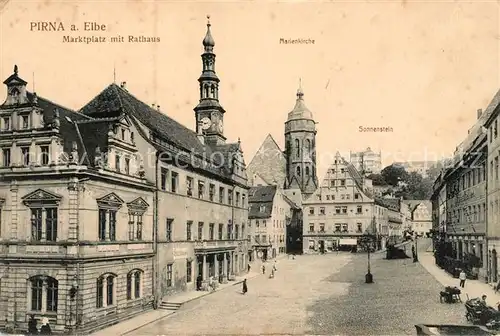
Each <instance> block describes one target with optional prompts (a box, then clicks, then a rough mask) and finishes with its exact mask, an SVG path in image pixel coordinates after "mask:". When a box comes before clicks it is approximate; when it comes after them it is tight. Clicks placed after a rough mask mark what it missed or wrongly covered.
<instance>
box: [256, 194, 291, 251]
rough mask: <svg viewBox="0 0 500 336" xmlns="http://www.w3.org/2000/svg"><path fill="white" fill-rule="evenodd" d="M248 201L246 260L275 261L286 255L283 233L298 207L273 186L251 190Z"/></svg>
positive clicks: (284, 235) (285, 240)
mask: <svg viewBox="0 0 500 336" xmlns="http://www.w3.org/2000/svg"><path fill="white" fill-rule="evenodd" d="M249 202H250V204H249V213H248V219H249V223H248V226H249V227H248V229H249V230H248V231H249V232H248V239H249V241H250V245H251V246H252V247H253V251H249V257H250V260H251V261H253V260H256V259H257V258H259V259H261V258H264V259H270V258H276V257H277V256H279V255H282V254H284V253H285V252H287V250H286V247H287V244H286V243H287V239H286V230H287V229H288V228H289V227H290V225H292V220H293V219H294V218H293V217H294V214H295V213H296V212H297V210H299V209H300V208H299V207H298V206H297V205H296V204H295V203H294V202H292V201H291V200H290V199H289V198H288V197H287V196H286V195H285V193H284V192H283V189H282V188H279V187H278V186H276V185H270V186H258V187H252V188H251V189H250V198H249Z"/></svg>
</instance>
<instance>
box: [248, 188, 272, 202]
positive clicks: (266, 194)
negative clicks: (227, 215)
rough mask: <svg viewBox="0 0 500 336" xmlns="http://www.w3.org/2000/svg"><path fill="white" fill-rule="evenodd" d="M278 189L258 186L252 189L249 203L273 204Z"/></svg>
mask: <svg viewBox="0 0 500 336" xmlns="http://www.w3.org/2000/svg"><path fill="white" fill-rule="evenodd" d="M276 190H277V187H276V186H274V185H271V186H258V187H252V188H250V194H249V196H248V201H249V203H255V202H272V201H273V200H274V195H276Z"/></svg>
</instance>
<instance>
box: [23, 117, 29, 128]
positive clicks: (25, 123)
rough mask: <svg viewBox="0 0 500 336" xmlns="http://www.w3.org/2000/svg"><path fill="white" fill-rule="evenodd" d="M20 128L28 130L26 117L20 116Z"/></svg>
mask: <svg viewBox="0 0 500 336" xmlns="http://www.w3.org/2000/svg"><path fill="white" fill-rule="evenodd" d="M21 127H22V128H23V129H27V128H29V118H28V116H27V115H23V116H21Z"/></svg>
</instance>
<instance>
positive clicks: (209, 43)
mask: <svg viewBox="0 0 500 336" xmlns="http://www.w3.org/2000/svg"><path fill="white" fill-rule="evenodd" d="M207 19H208V22H207V34H206V35H205V38H204V39H203V46H204V47H205V52H212V49H213V47H214V46H215V41H214V38H213V37H212V34H211V32H210V26H211V24H210V15H207Z"/></svg>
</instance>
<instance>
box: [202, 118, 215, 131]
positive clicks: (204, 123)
mask: <svg viewBox="0 0 500 336" xmlns="http://www.w3.org/2000/svg"><path fill="white" fill-rule="evenodd" d="M210 126H212V121H211V120H210V119H209V118H207V117H204V118H202V119H201V129H204V130H206V129H209V128H210Z"/></svg>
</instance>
